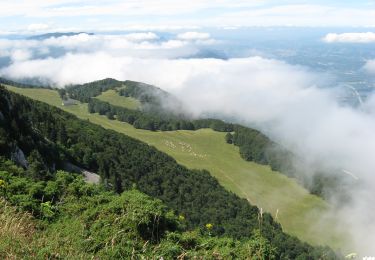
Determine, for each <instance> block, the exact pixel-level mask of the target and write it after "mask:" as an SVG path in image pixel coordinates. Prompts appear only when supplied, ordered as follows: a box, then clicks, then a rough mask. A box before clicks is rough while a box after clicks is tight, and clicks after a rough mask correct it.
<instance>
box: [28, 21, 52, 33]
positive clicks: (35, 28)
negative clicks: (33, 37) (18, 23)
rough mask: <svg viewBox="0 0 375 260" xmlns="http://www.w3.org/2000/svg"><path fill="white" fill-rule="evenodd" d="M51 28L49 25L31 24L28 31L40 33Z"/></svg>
mask: <svg viewBox="0 0 375 260" xmlns="http://www.w3.org/2000/svg"><path fill="white" fill-rule="evenodd" d="M48 28H49V25H48V24H44V23H33V24H30V25H29V26H28V27H27V30H29V31H33V32H38V31H45V30H47V29H48Z"/></svg>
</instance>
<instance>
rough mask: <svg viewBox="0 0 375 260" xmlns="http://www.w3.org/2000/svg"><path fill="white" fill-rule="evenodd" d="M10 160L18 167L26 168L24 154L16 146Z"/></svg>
mask: <svg viewBox="0 0 375 260" xmlns="http://www.w3.org/2000/svg"><path fill="white" fill-rule="evenodd" d="M11 160H12V161H14V162H15V163H17V164H18V165H21V166H22V167H23V168H27V167H28V163H27V160H26V157H25V154H24V152H23V151H22V150H21V149H20V148H19V147H18V146H16V148H15V149H14V152H13V153H12V154H11Z"/></svg>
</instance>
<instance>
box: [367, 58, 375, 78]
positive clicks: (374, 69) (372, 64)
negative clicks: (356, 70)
mask: <svg viewBox="0 0 375 260" xmlns="http://www.w3.org/2000/svg"><path fill="white" fill-rule="evenodd" d="M364 69H365V70H366V71H367V72H368V73H370V74H374V75H375V60H368V61H367V62H366V64H365V66H364Z"/></svg>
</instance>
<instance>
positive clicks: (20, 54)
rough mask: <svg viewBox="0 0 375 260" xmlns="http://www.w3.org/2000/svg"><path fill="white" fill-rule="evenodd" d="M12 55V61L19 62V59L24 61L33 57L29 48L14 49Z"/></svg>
mask: <svg viewBox="0 0 375 260" xmlns="http://www.w3.org/2000/svg"><path fill="white" fill-rule="evenodd" d="M10 56H11V59H12V61H14V62H17V61H24V60H28V59H30V58H31V57H32V54H31V52H30V51H28V50H23V49H17V50H14V51H12V53H11V55H10Z"/></svg>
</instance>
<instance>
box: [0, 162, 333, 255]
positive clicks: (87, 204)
mask: <svg viewBox="0 0 375 260" xmlns="http://www.w3.org/2000/svg"><path fill="white" fill-rule="evenodd" d="M0 169H1V171H0V180H1V181H2V183H3V184H2V185H1V186H0V191H1V194H0V196H1V198H0V221H1V223H2V225H1V226H0V257H1V258H2V259H9V258H10V259H15V258H31V259H91V258H93V257H98V258H100V259H130V258H133V259H134V258H135V259H137V258H142V257H143V258H149V259H155V258H156V259H159V258H161V257H163V258H164V259H176V258H193V257H195V256H198V257H203V258H205V259H234V258H236V259H238V258H241V259H245V258H255V259H274V258H275V257H276V248H274V247H273V246H272V245H271V244H270V243H269V241H268V240H267V239H265V238H264V236H262V232H261V230H259V229H258V230H254V231H253V233H252V235H251V236H250V238H249V239H247V240H242V241H238V240H235V239H233V238H229V237H223V238H218V237H213V236H212V235H211V228H212V225H211V224H210V223H207V225H206V226H204V227H202V228H198V229H195V230H191V231H187V230H186V224H185V220H184V217H183V216H182V215H180V216H176V215H175V214H174V213H173V212H172V211H170V210H168V208H167V207H166V206H165V205H164V204H163V203H162V202H161V201H160V200H156V199H153V198H151V197H149V196H147V195H145V194H143V193H141V192H139V191H138V190H136V189H130V190H128V191H126V192H123V193H122V194H120V195H118V194H115V193H113V192H111V191H106V190H105V189H104V188H103V186H99V185H93V184H87V183H85V182H84V181H83V179H82V177H81V176H78V175H74V174H71V173H66V172H62V171H58V172H57V173H56V174H55V176H54V177H53V178H51V179H50V180H49V181H48V182H44V181H40V180H38V179H34V178H30V177H29V176H28V173H27V172H25V171H24V170H23V169H21V168H18V167H16V166H15V165H13V163H12V162H10V161H7V160H4V158H0ZM328 257H334V256H333V255H330V256H327V258H328Z"/></svg>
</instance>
